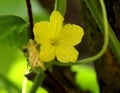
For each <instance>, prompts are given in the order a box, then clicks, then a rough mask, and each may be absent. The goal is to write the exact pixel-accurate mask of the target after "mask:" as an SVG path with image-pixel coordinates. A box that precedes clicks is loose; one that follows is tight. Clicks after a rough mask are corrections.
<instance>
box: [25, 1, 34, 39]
mask: <svg viewBox="0 0 120 93" xmlns="http://www.w3.org/2000/svg"><path fill="white" fill-rule="evenodd" d="M26 5H27V11H28V17H29V22H30V37H31V38H32V39H34V35H33V24H34V23H33V15H32V6H31V3H30V0H26Z"/></svg>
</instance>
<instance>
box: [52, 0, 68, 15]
mask: <svg viewBox="0 0 120 93" xmlns="http://www.w3.org/2000/svg"><path fill="white" fill-rule="evenodd" d="M66 5H67V0H55V8H54V10H57V11H59V12H60V13H61V14H62V15H63V16H64V15H65V12H66Z"/></svg>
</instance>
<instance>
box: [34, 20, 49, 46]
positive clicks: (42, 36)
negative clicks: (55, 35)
mask: <svg viewBox="0 0 120 93" xmlns="http://www.w3.org/2000/svg"><path fill="white" fill-rule="evenodd" d="M49 26H50V25H49V22H47V21H41V22H38V23H36V24H35V25H34V27H33V32H34V36H35V41H36V42H37V43H39V44H44V43H46V42H48V41H49V38H50V35H49V34H50V29H49Z"/></svg>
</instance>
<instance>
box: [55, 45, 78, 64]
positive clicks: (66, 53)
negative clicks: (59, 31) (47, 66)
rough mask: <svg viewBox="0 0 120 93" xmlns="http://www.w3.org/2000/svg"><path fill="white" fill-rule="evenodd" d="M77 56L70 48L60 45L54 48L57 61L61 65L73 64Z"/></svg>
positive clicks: (74, 50)
mask: <svg viewBox="0 0 120 93" xmlns="http://www.w3.org/2000/svg"><path fill="white" fill-rule="evenodd" d="M78 54H79V53H78V51H77V50H76V49H75V48H74V47H72V46H66V45H61V46H58V47H56V57H57V60H59V61H60V62H63V63H68V62H75V61H76V60H77V57H78Z"/></svg>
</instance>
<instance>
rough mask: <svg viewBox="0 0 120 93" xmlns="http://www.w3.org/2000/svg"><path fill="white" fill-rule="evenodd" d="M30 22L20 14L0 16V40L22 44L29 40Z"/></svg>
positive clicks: (4, 42) (5, 42)
mask: <svg viewBox="0 0 120 93" xmlns="http://www.w3.org/2000/svg"><path fill="white" fill-rule="evenodd" d="M28 26H29V25H28V24H27V23H26V22H25V21H24V20H23V19H22V18H20V17H18V16H10V15H9V16H0V42H1V43H3V44H11V45H17V46H19V47H20V46H22V45H24V44H26V43H27V42H28V30H29V29H28Z"/></svg>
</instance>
